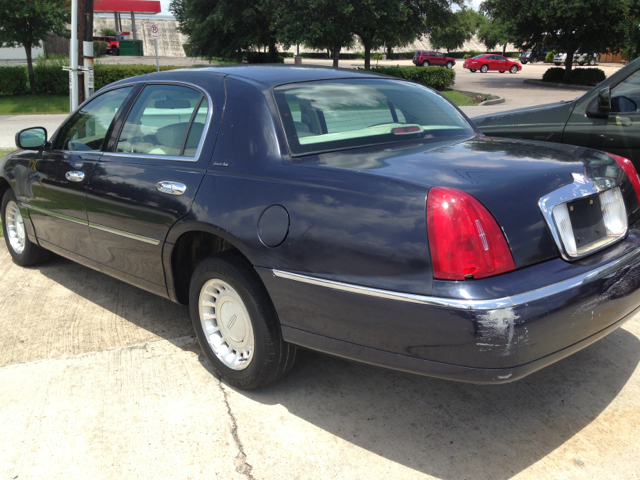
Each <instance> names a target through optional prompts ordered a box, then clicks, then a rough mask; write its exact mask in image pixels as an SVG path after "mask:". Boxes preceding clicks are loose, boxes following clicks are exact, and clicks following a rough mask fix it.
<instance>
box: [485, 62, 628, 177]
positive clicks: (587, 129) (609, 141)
mask: <svg viewBox="0 0 640 480" xmlns="http://www.w3.org/2000/svg"><path fill="white" fill-rule="evenodd" d="M638 107H640V58H638V59H636V60H634V61H633V62H631V63H630V64H629V65H627V66H626V67H624V68H623V69H621V70H619V71H618V72H616V73H614V74H613V75H611V76H610V77H609V78H607V79H606V80H605V81H603V82H602V83H600V84H599V85H597V86H596V87H594V88H593V89H592V90H590V91H589V92H587V93H585V94H584V95H582V96H581V97H578V98H576V99H575V100H573V101H570V102H560V103H551V104H548V105H540V106H537V107H530V108H521V109H518V110H510V111H508V112H501V113H496V114H493V115H484V116H481V117H476V118H474V119H473V122H474V123H475V124H476V125H477V126H478V128H479V129H480V130H481V131H482V132H483V133H484V134H486V135H489V136H492V137H510V138H522V139H530V140H545V141H548V142H557V143H568V144H570V145H579V146H583V147H589V148H595V149H598V150H604V151H606V152H610V153H614V154H616V155H621V156H623V157H627V158H629V159H631V161H632V162H633V164H634V165H635V167H636V169H640V110H638Z"/></svg>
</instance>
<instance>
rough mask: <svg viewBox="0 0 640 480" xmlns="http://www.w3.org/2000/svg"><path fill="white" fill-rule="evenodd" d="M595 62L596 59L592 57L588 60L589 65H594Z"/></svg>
mask: <svg viewBox="0 0 640 480" xmlns="http://www.w3.org/2000/svg"><path fill="white" fill-rule="evenodd" d="M595 64H596V59H595V58H592V59H591V60H589V65H592V66H593V65H595Z"/></svg>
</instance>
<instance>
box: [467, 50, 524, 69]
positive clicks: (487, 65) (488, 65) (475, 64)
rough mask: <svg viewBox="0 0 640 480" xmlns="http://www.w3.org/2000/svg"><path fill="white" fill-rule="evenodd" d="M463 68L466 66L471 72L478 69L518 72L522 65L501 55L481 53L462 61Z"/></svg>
mask: <svg viewBox="0 0 640 480" xmlns="http://www.w3.org/2000/svg"><path fill="white" fill-rule="evenodd" d="M463 68H468V69H469V70H471V72H477V71H478V70H480V71H481V72H482V73H487V72H488V71H489V70H494V71H495V70H497V71H498V72H500V73H504V72H509V73H518V72H519V71H520V70H522V65H520V63H518V62H513V61H511V60H508V59H506V58H505V57H503V56H502V55H493V54H491V53H483V54H482V55H476V56H475V57H473V58H467V59H466V60H465V61H464V65H463Z"/></svg>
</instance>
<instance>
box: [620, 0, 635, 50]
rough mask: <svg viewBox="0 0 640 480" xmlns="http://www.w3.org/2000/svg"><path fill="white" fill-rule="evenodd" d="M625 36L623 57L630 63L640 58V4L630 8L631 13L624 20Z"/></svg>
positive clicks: (622, 45) (622, 47)
mask: <svg viewBox="0 0 640 480" xmlns="http://www.w3.org/2000/svg"><path fill="white" fill-rule="evenodd" d="M624 25H625V26H624V31H625V36H624V40H623V41H622V44H621V46H620V47H621V48H620V49H621V51H622V57H623V58H625V59H626V60H627V61H628V62H630V61H632V60H633V59H635V58H637V57H639V56H640V4H639V3H634V4H632V5H630V6H629V12H628V14H627V17H626V18H625V19H624Z"/></svg>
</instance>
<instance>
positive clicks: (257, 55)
mask: <svg viewBox="0 0 640 480" xmlns="http://www.w3.org/2000/svg"><path fill="white" fill-rule="evenodd" d="M245 60H246V61H247V63H284V57H283V56H281V55H279V54H278V56H277V57H276V58H275V59H274V58H273V56H272V55H271V54H270V53H268V52H247V53H246V55H245Z"/></svg>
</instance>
